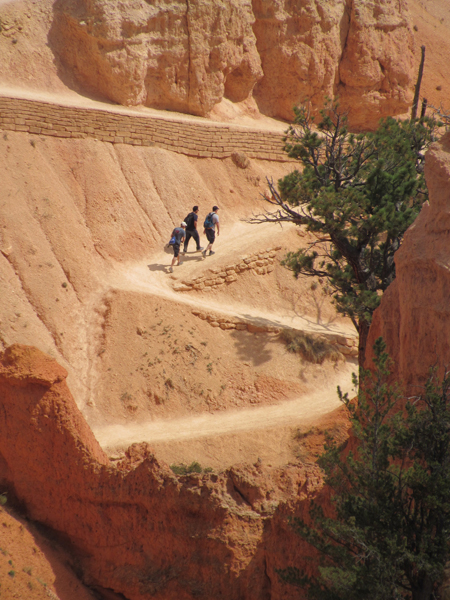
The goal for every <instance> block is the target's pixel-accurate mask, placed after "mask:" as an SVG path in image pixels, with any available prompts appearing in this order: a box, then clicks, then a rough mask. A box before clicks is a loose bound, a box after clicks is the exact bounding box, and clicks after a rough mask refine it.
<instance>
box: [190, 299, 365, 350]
mask: <svg viewBox="0 0 450 600" xmlns="http://www.w3.org/2000/svg"><path fill="white" fill-rule="evenodd" d="M192 314H193V315H194V316H196V317H198V318H199V319H202V320H203V321H207V322H208V323H209V324H210V325H211V327H220V329H224V330H229V329H236V330H237V331H248V332H249V333H272V334H279V333H280V332H281V330H282V329H283V328H281V327H280V326H277V325H270V324H266V323H263V322H262V321H259V320H258V319H255V320H246V319H242V318H239V317H234V318H233V317H223V316H218V315H215V314H213V313H205V312H204V311H201V310H193V311H192ZM284 329H289V330H292V331H300V330H297V329H294V328H292V327H286V328H284ZM309 335H311V336H312V337H316V338H319V339H325V340H327V341H328V342H331V343H332V344H333V345H334V346H335V347H336V349H337V350H338V351H339V352H340V353H341V354H342V355H343V356H345V357H357V356H358V341H357V338H351V337H345V336H343V335H338V334H335V333H323V334H322V333H319V334H317V333H310V334H309Z"/></svg>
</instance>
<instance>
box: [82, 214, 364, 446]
mask: <svg viewBox="0 0 450 600" xmlns="http://www.w3.org/2000/svg"><path fill="white" fill-rule="evenodd" d="M278 235H279V230H277V229H276V228H274V226H273V225H271V224H267V225H260V226H258V227H256V226H254V225H249V224H248V223H235V224H233V225H232V227H229V229H228V231H227V229H226V228H224V229H223V230H222V235H221V236H220V237H219V238H218V240H217V242H216V248H215V249H216V251H217V254H216V255H215V256H214V257H211V258H209V257H208V258H207V259H206V260H204V261H203V260H200V259H198V260H197V259H196V258H195V257H196V256H197V255H192V256H193V257H194V259H193V260H190V261H188V260H186V261H184V264H183V265H181V266H180V267H179V268H178V269H177V270H176V271H177V273H176V274H175V275H174V276H170V275H168V274H167V273H166V272H165V271H164V266H165V265H167V264H169V263H170V260H171V258H170V255H168V254H165V253H164V252H161V253H159V254H157V255H154V256H152V257H151V259H149V260H148V261H143V262H139V263H128V264H124V265H117V268H116V269H115V270H114V272H113V273H111V274H110V275H109V277H108V285H109V287H110V288H116V289H123V290H127V291H137V292H140V293H143V294H149V295H153V296H158V297H160V298H167V299H170V300H173V301H176V302H179V303H184V304H187V305H190V306H192V307H193V308H194V307H195V308H197V309H199V308H202V309H205V310H211V311H214V312H215V313H221V314H223V315H230V316H240V317H243V318H246V319H247V320H249V319H250V320H251V319H253V320H254V321H255V322H258V320H260V321H264V322H265V323H266V324H267V323H270V324H273V325H277V326H289V327H295V328H297V329H300V330H304V331H309V332H316V333H318V332H321V333H339V334H341V335H344V336H348V337H354V336H355V332H354V329H353V328H352V326H351V325H346V324H342V323H340V324H335V323H330V324H317V323H314V322H313V321H311V320H308V319H306V318H304V317H300V316H298V315H295V314H293V313H292V312H291V313H289V314H288V313H286V314H284V315H280V314H277V313H273V312H271V311H270V309H267V310H263V309H255V308H253V307H248V306H245V305H243V304H238V303H236V302H233V300H232V299H230V301H229V302H227V304H224V303H222V302H216V301H214V299H213V298H203V297H202V296H200V295H198V296H193V295H186V294H184V293H182V292H181V293H180V292H175V291H174V290H173V289H172V285H173V283H174V279H176V280H179V279H185V278H189V277H192V276H195V275H200V274H201V273H202V272H203V271H206V270H207V269H208V268H210V267H217V266H220V265H221V264H226V263H228V262H230V261H232V260H233V259H236V258H237V256H239V255H242V254H245V253H247V252H248V251H250V250H254V249H255V247H257V248H260V247H261V241H262V240H264V244H266V245H267V246H269V245H271V244H272V245H273V244H276V243H277V236H278ZM278 239H279V238H278ZM224 261H226V263H224ZM155 266H156V267H157V268H155ZM355 370H356V365H355V364H354V362H353V361H352V362H349V363H346V364H345V365H342V364H341V365H340V366H339V367H338V368H335V369H334V374H331V373H332V372H333V367H330V379H329V380H328V382H327V384H324V385H322V386H320V384H319V386H320V387H319V388H318V389H316V390H315V391H314V392H312V393H307V394H304V395H302V396H301V397H299V398H296V399H294V400H289V401H282V402H280V403H278V404H276V405H269V406H262V407H251V408H246V409H240V410H236V409H233V410H228V411H220V412H216V413H213V414H211V413H203V414H197V415H194V416H191V415H189V416H186V417H180V418H173V419H154V420H149V421H147V422H144V423H137V424H136V423H133V424H127V425H126V426H125V425H108V426H98V427H96V428H95V427H94V434H95V436H96V438H97V440H98V441H99V443H100V444H101V445H102V447H104V448H107V449H108V450H109V451H112V450H117V449H124V448H126V447H128V446H129V445H130V444H132V443H134V442H143V441H146V442H149V443H154V444H157V443H165V442H170V441H183V440H193V439H201V438H214V437H215V436H223V435H227V434H230V433H232V434H241V435H244V436H245V435H249V434H250V432H253V435H261V433H259V434H258V433H257V432H258V431H259V432H261V431H262V430H263V429H264V428H266V429H267V428H274V427H280V428H283V427H286V426H296V425H297V426H298V425H301V424H305V423H306V422H311V421H314V420H317V419H318V418H320V417H321V416H322V415H324V414H327V413H329V412H331V411H332V410H334V409H335V408H337V407H338V406H339V405H340V402H339V399H338V396H337V393H336V388H337V386H338V385H339V386H340V387H341V389H342V390H343V392H349V393H351V392H352V380H351V379H352V377H351V376H352V373H353V372H354V371H355ZM330 380H331V383H329V382H330Z"/></svg>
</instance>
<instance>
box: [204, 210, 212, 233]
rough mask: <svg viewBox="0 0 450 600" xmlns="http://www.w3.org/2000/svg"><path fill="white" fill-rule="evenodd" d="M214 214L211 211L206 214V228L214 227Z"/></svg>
mask: <svg viewBox="0 0 450 600" xmlns="http://www.w3.org/2000/svg"><path fill="white" fill-rule="evenodd" d="M213 214H214V213H213V212H210V213H209V214H208V215H207V216H206V219H205V222H204V223H203V227H204V228H205V229H212V228H213V227H214V221H213Z"/></svg>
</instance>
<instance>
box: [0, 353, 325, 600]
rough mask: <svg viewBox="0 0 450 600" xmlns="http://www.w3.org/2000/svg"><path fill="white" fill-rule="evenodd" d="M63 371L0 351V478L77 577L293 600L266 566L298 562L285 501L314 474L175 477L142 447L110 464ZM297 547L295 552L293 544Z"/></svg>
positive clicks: (175, 593) (45, 360) (119, 588)
mask: <svg viewBox="0 0 450 600" xmlns="http://www.w3.org/2000/svg"><path fill="white" fill-rule="evenodd" d="M65 377H66V371H65V369H64V368H62V367H61V366H59V365H58V364H57V363H56V361H54V360H53V359H51V358H50V357H48V356H46V355H45V354H43V353H42V352H41V351H39V350H37V349H36V348H33V347H30V346H20V345H17V344H16V345H13V346H10V347H9V348H8V349H7V350H6V351H5V352H4V353H3V354H1V355H0V396H1V397H2V410H1V411H0V432H1V433H0V482H1V484H2V485H4V484H5V483H7V484H8V485H9V487H10V488H11V489H12V490H14V493H15V495H16V497H17V498H18V500H19V501H20V502H21V503H22V504H23V505H24V506H25V507H26V509H27V511H28V514H29V515H30V517H31V518H33V519H35V520H38V521H40V522H41V523H44V524H45V525H47V526H48V527H51V528H52V529H53V530H55V531H56V532H57V533H59V534H61V536H63V537H64V539H66V540H67V539H68V540H70V542H71V545H72V547H73V549H74V553H75V554H76V555H77V557H78V559H79V562H80V565H81V569H82V572H83V579H84V582H85V583H87V584H88V585H92V586H97V587H100V588H106V589H110V590H114V591H116V592H121V593H123V594H124V595H125V596H126V597H127V598H129V599H130V600H141V599H142V600H144V598H148V596H149V594H150V595H152V597H154V598H156V599H158V598H160V599H161V600H162V599H164V600H170V599H172V598H173V599H175V598H178V599H180V598H181V599H183V600H184V599H186V600H187V599H192V598H220V597H222V598H227V599H230V600H232V599H236V600H237V599H239V600H242V599H249V600H250V599H252V600H253V599H254V600H261V599H264V598H272V599H273V598H281V597H282V598H293V597H298V595H297V593H298V592H297V590H295V589H292V590H291V589H290V588H287V589H283V587H284V586H283V585H282V584H281V583H280V581H279V579H278V577H277V576H276V574H275V568H277V567H282V566H285V564H287V563H286V562H285V561H288V560H289V559H292V560H293V561H297V560H298V556H297V555H298V551H299V550H300V551H301V550H302V548H301V545H300V544H299V543H298V542H296V543H295V544H292V541H290V540H291V539H292V537H293V535H294V534H293V533H292V532H290V531H289V528H288V524H287V522H286V516H287V513H289V512H291V509H288V508H287V507H286V506H285V507H284V508H281V510H280V514H279V515H278V516H277V518H275V519H274V521H273V523H272V520H271V519H270V517H271V515H273V514H274V512H275V511H276V509H277V506H278V504H279V502H280V500H286V499H287V498H289V497H290V498H294V499H295V502H298V501H299V500H302V499H305V498H308V497H309V495H310V494H311V492H314V491H315V490H316V489H317V487H318V485H319V484H320V474H319V471H318V469H317V468H316V467H314V466H310V467H309V470H308V471H307V470H306V469H302V468H290V469H289V468H288V469H284V470H276V469H273V470H272V472H267V471H266V472H264V471H263V470H262V468H261V466H260V465H255V466H254V467H250V468H249V467H246V468H244V467H233V468H232V469H229V470H228V471H226V472H224V473H221V474H209V475H202V476H200V475H191V476H186V477H184V478H181V479H179V478H177V477H176V476H174V475H173V473H172V472H171V470H170V469H169V468H168V467H167V466H165V465H164V464H158V462H157V461H156V459H155V458H154V456H153V455H152V452H151V450H150V449H149V447H148V445H147V444H141V445H134V446H131V447H130V448H129V449H128V451H127V453H126V458H125V459H124V460H123V461H121V462H120V463H119V464H118V466H117V467H115V466H112V465H111V464H110V462H109V460H108V458H107V457H106V455H105V454H104V453H103V451H102V450H101V448H100V447H99V445H98V443H97V442H96V440H95V438H94V437H93V435H92V432H91V431H90V429H89V427H88V426H87V424H86V422H85V421H84V419H83V417H82V415H81V413H80V412H79V411H78V409H77V407H76V404H75V402H74V400H73V398H72V396H71V394H70V392H69V389H68V387H67V385H66V382H65ZM303 550H304V549H303Z"/></svg>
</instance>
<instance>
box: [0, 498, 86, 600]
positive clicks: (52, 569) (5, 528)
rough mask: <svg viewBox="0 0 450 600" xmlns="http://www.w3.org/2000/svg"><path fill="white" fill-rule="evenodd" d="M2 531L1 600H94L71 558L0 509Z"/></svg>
mask: <svg viewBox="0 0 450 600" xmlns="http://www.w3.org/2000/svg"><path fill="white" fill-rule="evenodd" d="M36 493H37V494H38V493H39V491H38V490H36ZM0 532H1V533H0V598H1V599H2V600H13V599H17V600H44V599H46V600H48V599H49V598H50V599H52V600H94V595H93V594H92V593H91V592H90V591H89V590H88V589H87V588H86V587H85V586H84V585H82V584H81V583H80V581H79V580H78V579H77V578H76V576H75V575H74V573H73V572H72V570H71V569H70V567H69V566H68V564H67V563H68V560H69V557H68V555H66V553H65V552H64V551H63V550H62V549H61V547H60V546H59V545H56V544H55V543H52V542H49V541H48V540H47V539H45V538H44V537H43V536H42V535H41V534H40V533H39V532H38V531H37V529H36V527H35V526H34V525H32V524H31V523H29V522H28V521H26V520H24V519H22V518H21V517H19V516H18V515H16V514H14V513H13V512H10V511H9V510H6V509H5V508H0Z"/></svg>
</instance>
